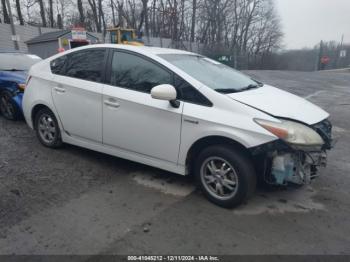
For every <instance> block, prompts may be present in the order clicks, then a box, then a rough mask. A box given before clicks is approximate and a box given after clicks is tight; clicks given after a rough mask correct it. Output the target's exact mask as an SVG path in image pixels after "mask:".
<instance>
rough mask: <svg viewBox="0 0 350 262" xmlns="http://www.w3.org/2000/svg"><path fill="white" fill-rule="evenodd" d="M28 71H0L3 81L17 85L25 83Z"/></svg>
mask: <svg viewBox="0 0 350 262" xmlns="http://www.w3.org/2000/svg"><path fill="white" fill-rule="evenodd" d="M27 75H28V71H0V78H1V79H2V80H7V81H14V82H17V83H25V82H26V78H27Z"/></svg>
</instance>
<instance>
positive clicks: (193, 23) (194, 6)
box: [191, 0, 197, 42]
mask: <svg viewBox="0 0 350 262" xmlns="http://www.w3.org/2000/svg"><path fill="white" fill-rule="evenodd" d="M196 12H197V0H192V23H191V42H194V37H195V31H196Z"/></svg>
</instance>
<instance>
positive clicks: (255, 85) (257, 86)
mask: <svg viewBox="0 0 350 262" xmlns="http://www.w3.org/2000/svg"><path fill="white" fill-rule="evenodd" d="M259 87H262V85H261V84H250V85H248V86H246V87H243V88H241V89H239V92H241V91H246V90H250V89H256V88H259Z"/></svg>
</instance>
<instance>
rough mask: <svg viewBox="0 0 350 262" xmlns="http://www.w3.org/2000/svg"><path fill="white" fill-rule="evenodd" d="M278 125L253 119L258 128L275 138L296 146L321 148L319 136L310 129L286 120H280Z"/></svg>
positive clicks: (321, 140)
mask: <svg viewBox="0 0 350 262" xmlns="http://www.w3.org/2000/svg"><path fill="white" fill-rule="evenodd" d="M280 121H281V122H280V123H276V122H272V121H267V120H261V119H255V122H256V123H258V124H259V125H260V126H262V127H263V128H265V129H266V130H268V131H270V132H271V133H272V134H274V135H275V136H277V137H279V138H280V139H282V140H284V141H286V142H287V143H289V144H291V145H296V146H322V145H323V144H324V141H323V139H322V138H321V136H320V135H319V134H318V133H317V132H316V131H314V130H313V129H311V128H310V127H308V126H306V125H303V124H300V123H297V122H293V121H288V120H280Z"/></svg>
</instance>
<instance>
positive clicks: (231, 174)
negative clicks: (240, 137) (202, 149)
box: [200, 157, 239, 200]
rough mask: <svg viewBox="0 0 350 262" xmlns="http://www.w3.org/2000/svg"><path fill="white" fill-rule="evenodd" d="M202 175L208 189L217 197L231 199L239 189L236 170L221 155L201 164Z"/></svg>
mask: <svg viewBox="0 0 350 262" xmlns="http://www.w3.org/2000/svg"><path fill="white" fill-rule="evenodd" d="M200 175H201V180H202V182H203V185H204V187H205V188H206V190H207V191H208V192H209V193H210V194H211V195H212V196H214V197H215V198H217V199H220V200H227V199H230V198H232V197H234V196H235V195H236V193H237V191H238V185H239V181H238V176H237V173H236V170H235V169H234V168H233V166H232V165H231V164H230V163H229V162H228V161H227V160H225V159H223V158H221V157H209V158H207V159H206V160H205V161H204V162H203V164H202V165H201V169H200Z"/></svg>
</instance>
